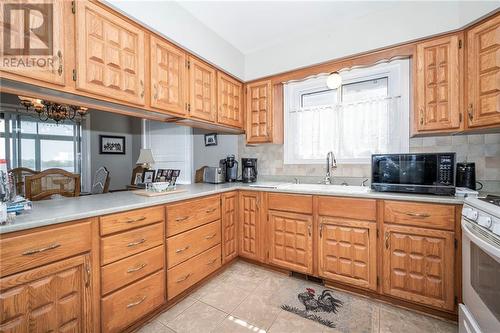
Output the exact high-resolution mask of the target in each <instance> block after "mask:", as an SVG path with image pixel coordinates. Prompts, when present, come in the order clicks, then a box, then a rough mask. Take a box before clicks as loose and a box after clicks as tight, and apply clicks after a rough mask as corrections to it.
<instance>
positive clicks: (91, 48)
mask: <svg viewBox="0 0 500 333" xmlns="http://www.w3.org/2000/svg"><path fill="white" fill-rule="evenodd" d="M76 6H77V8H76V26H75V30H76V88H77V89H79V90H83V91H87V92H90V93H94V94H97V95H102V96H106V97H108V98H113V99H115V100H118V101H122V102H128V103H133V104H137V105H144V91H145V90H144V89H145V82H144V68H145V60H144V59H145V58H144V47H145V44H144V32H143V30H141V29H139V28H138V27H136V26H134V25H132V24H131V23H129V22H127V21H125V20H123V19H121V18H120V17H118V16H116V15H114V14H113V13H112V12H110V11H108V10H106V9H103V8H102V7H100V6H98V5H96V4H93V3H91V2H89V1H76Z"/></svg>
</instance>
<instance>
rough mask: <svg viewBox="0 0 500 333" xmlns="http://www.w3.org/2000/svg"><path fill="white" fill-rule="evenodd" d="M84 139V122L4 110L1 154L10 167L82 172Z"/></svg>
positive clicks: (1, 129) (0, 140)
mask: <svg viewBox="0 0 500 333" xmlns="http://www.w3.org/2000/svg"><path fill="white" fill-rule="evenodd" d="M81 141H82V126H81V125H80V124H76V123H63V124H59V125H57V124H56V123H55V122H49V121H46V122H45V121H40V120H38V119H36V118H33V117H30V116H27V115H23V114H17V113H11V112H3V113H2V114H0V156H4V157H5V158H6V159H7V160H8V167H9V168H10V169H13V168H17V167H25V168H30V169H33V170H38V171H43V170H46V169H50V168H60V169H64V170H66V171H69V172H74V173H81V170H82V163H81V146H82V145H81Z"/></svg>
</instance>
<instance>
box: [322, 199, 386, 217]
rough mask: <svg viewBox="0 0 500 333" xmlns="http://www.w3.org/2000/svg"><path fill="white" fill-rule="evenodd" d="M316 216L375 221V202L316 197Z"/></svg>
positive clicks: (370, 200)
mask: <svg viewBox="0 0 500 333" xmlns="http://www.w3.org/2000/svg"><path fill="white" fill-rule="evenodd" d="M318 214H319V215H321V216H336V217H345V218H350V219H355V220H365V221H366V220H368V221H375V220H376V219H377V201H376V200H373V199H353V198H338V197H318Z"/></svg>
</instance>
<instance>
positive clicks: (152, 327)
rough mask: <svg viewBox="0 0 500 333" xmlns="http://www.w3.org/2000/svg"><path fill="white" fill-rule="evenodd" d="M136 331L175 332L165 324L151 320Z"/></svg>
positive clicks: (150, 332)
mask: <svg viewBox="0 0 500 333" xmlns="http://www.w3.org/2000/svg"><path fill="white" fill-rule="evenodd" d="M136 333H175V332H174V331H172V330H171V329H170V328H168V327H167V326H165V325H163V324H161V323H160V322H159V321H157V320H153V321H152V322H149V323H148V324H146V326H144V327H142V328H141V329H140V330H138V331H137V332H136Z"/></svg>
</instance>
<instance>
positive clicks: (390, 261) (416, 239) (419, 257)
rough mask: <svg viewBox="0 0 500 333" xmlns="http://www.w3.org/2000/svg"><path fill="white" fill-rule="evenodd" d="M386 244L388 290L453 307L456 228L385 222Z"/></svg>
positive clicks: (413, 298)
mask: <svg viewBox="0 0 500 333" xmlns="http://www.w3.org/2000/svg"><path fill="white" fill-rule="evenodd" d="M383 246H384V250H383V253H384V254H383V281H384V285H383V291H384V293H385V294H388V295H392V296H395V297H399V298H403V299H406V300H409V301H413V302H417V303H421V304H425V305H430V306H434V307H438V308H443V309H447V310H453V307H454V283H453V281H454V274H453V272H454V267H453V263H454V245H453V232H450V231H441V230H431V229H424V228H414V227H407V226H397V225H387V224H386V225H385V226H384V245H383Z"/></svg>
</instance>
